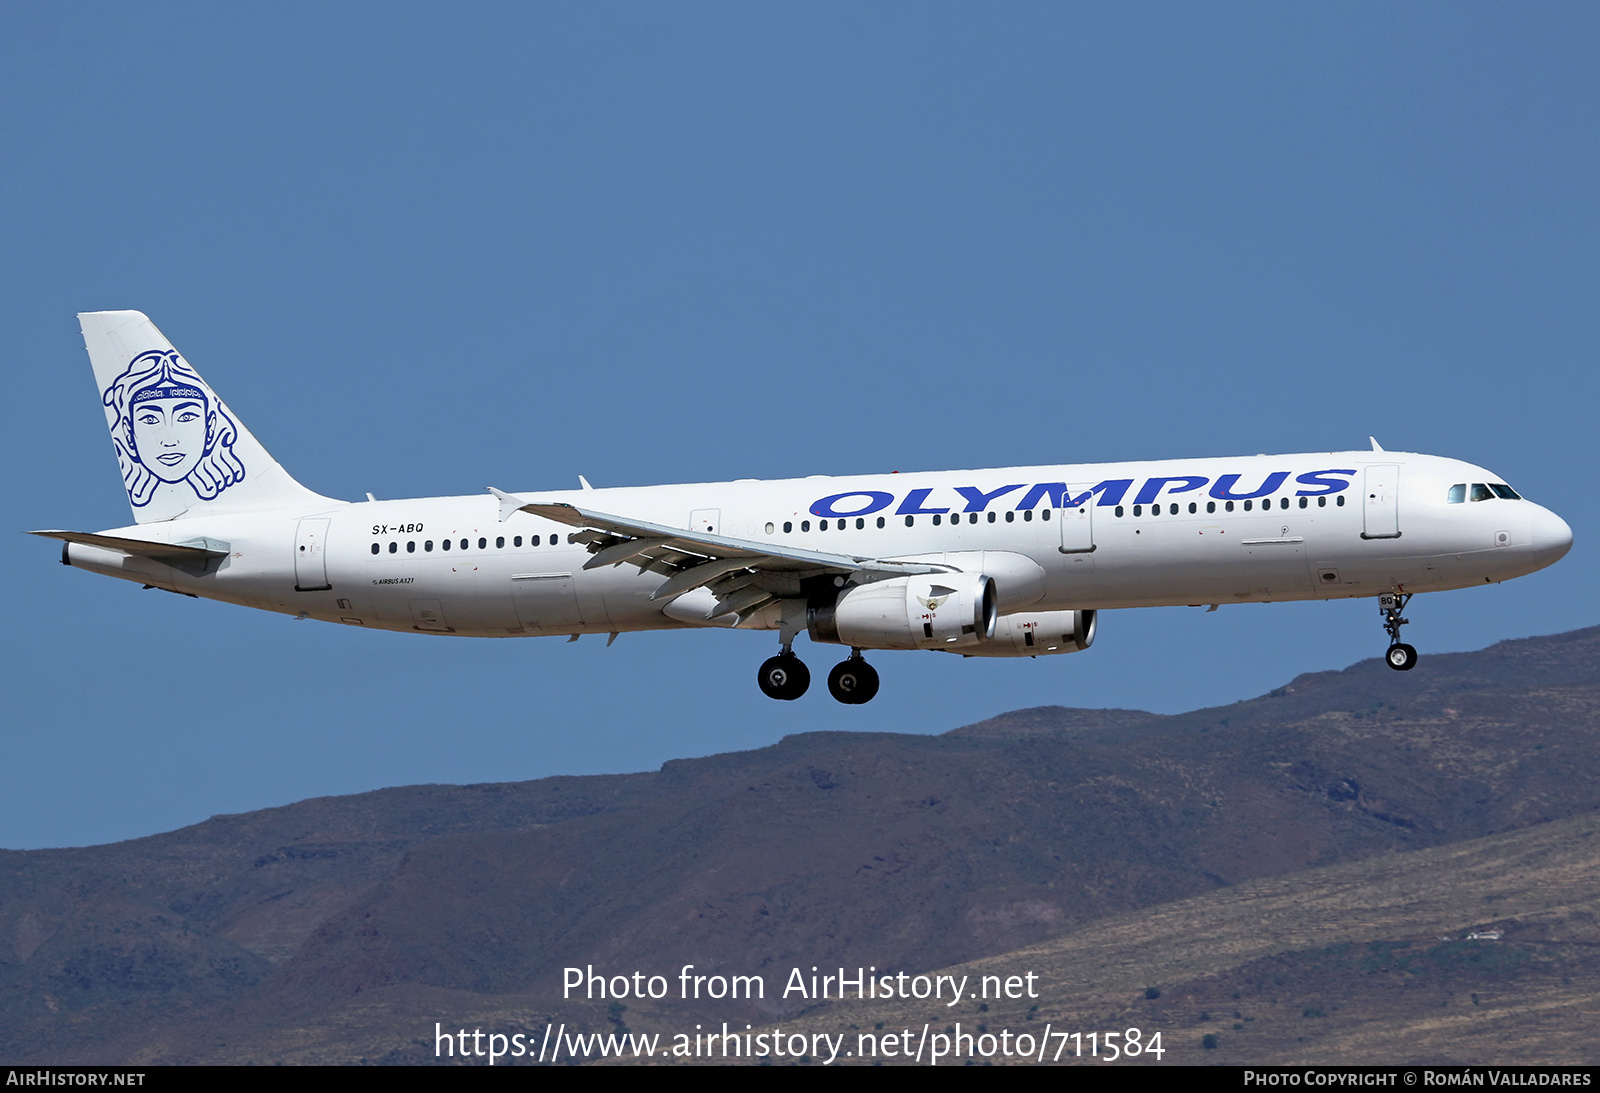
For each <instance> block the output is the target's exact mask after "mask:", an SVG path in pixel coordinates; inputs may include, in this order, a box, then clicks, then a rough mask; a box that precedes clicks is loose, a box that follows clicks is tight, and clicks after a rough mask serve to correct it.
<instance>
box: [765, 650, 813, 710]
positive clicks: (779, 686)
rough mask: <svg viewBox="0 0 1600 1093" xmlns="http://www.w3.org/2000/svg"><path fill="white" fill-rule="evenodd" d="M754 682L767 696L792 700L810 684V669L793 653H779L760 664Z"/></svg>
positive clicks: (783, 700) (787, 700) (780, 699)
mask: <svg viewBox="0 0 1600 1093" xmlns="http://www.w3.org/2000/svg"><path fill="white" fill-rule="evenodd" d="M756 682H757V683H758V684H759V685H760V686H761V693H762V694H764V695H766V696H767V697H768V698H776V699H778V700H779V701H780V702H793V701H794V700H795V699H797V698H799V697H800V696H801V695H803V694H805V693H806V688H807V687H810V686H811V670H810V669H809V668H807V667H806V665H805V661H803V660H801V659H800V658H799V657H797V656H795V655H794V654H793V653H779V654H778V655H777V656H775V657H771V658H769V659H768V660H767V661H766V662H765V663H763V664H762V665H761V670H760V671H759V672H757V673H756Z"/></svg>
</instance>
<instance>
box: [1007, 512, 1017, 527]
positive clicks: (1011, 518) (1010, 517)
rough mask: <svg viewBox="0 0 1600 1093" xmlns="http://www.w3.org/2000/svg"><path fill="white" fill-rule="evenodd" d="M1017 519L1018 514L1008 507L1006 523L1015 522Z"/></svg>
mask: <svg viewBox="0 0 1600 1093" xmlns="http://www.w3.org/2000/svg"><path fill="white" fill-rule="evenodd" d="M1016 519H1017V514H1016V513H1015V512H1014V511H1013V510H1011V509H1006V523H1008V524H1011V523H1015V522H1016Z"/></svg>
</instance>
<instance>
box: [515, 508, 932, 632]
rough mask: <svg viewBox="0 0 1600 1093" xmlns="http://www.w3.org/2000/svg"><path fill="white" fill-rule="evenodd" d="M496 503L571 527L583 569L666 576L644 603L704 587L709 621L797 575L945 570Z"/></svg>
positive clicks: (741, 609) (763, 599) (752, 606)
mask: <svg viewBox="0 0 1600 1093" xmlns="http://www.w3.org/2000/svg"><path fill="white" fill-rule="evenodd" d="M491 492H493V493H494V495H495V496H496V497H497V498H499V500H500V518H501V520H505V519H506V518H508V517H509V516H510V515H511V514H512V513H513V512H527V513H532V514H533V515H535V516H542V517H544V518H545V519H546V520H553V521H555V522H556V523H558V524H566V525H567V526H569V527H574V528H578V529H580V530H578V531H577V532H575V533H573V534H571V535H569V536H567V540H568V542H573V543H586V544H588V547H589V552H590V553H591V554H593V555H594V557H592V558H590V559H589V560H588V561H587V562H586V563H584V567H583V568H585V569H598V568H600V567H601V566H606V565H622V564H623V563H627V564H629V565H636V566H638V567H639V571H640V572H641V573H643V572H651V573H659V574H661V575H663V576H664V577H666V580H665V581H663V582H662V584H661V587H660V588H658V589H656V590H655V592H654V593H653V594H652V595H651V599H656V600H669V599H672V598H674V597H677V596H681V595H683V594H684V593H685V592H691V591H693V590H694V589H696V588H700V587H702V586H706V585H710V586H711V587H712V591H713V592H714V593H715V594H716V596H717V599H718V604H717V610H716V611H715V612H714V613H713V614H712V615H711V616H709V617H711V618H717V617H718V616H720V615H725V614H729V613H738V614H739V615H741V616H744V615H746V614H748V613H750V612H753V611H756V610H758V609H759V608H761V607H763V606H765V605H766V604H767V603H769V602H770V601H772V600H774V599H778V598H780V597H782V596H784V595H799V594H800V587H799V581H800V578H802V577H811V576H821V575H826V574H829V573H832V574H835V575H843V576H849V575H853V574H862V575H869V574H870V575H872V576H876V577H905V576H910V575H912V574H917V573H944V572H948V571H949V569H950V567H949V566H943V565H932V564H929V563H927V562H897V561H893V560H890V559H882V558H868V557H862V556H859V555H852V554H831V553H828V552H827V551H821V550H807V549H805V548H802V547H790V546H784V545H782V544H779V543H762V542H756V541H755V540H751V539H737V538H734V537H733V536H729V535H712V534H709V533H706V532H698V531H690V530H688V529H686V528H674V527H667V526H665V525H663V524H654V523H651V522H649V521H647V520H636V519H633V518H631V517H626V516H614V515H612V514H610V513H604V512H595V511H594V510H592V509H586V508H581V507H579V506H577V505H571V504H568V503H566V502H564V501H547V502H540V501H533V502H527V501H524V500H523V499H522V498H520V497H516V496H514V495H512V494H508V493H502V492H501V491H499V490H491Z"/></svg>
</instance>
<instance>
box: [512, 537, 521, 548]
mask: <svg viewBox="0 0 1600 1093" xmlns="http://www.w3.org/2000/svg"><path fill="white" fill-rule="evenodd" d="M511 545H512V546H521V545H522V536H520V535H518V536H517V537H516V538H515V539H512V540H511Z"/></svg>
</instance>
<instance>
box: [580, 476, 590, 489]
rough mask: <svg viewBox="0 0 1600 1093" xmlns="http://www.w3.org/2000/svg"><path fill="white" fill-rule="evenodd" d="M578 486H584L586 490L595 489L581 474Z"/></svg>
mask: <svg viewBox="0 0 1600 1093" xmlns="http://www.w3.org/2000/svg"><path fill="white" fill-rule="evenodd" d="M578 485H580V486H582V487H583V488H584V489H586V490H592V489H594V487H593V486H591V485H589V480H588V479H587V478H585V477H583V475H581V474H580V475H579V476H578Z"/></svg>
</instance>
